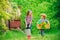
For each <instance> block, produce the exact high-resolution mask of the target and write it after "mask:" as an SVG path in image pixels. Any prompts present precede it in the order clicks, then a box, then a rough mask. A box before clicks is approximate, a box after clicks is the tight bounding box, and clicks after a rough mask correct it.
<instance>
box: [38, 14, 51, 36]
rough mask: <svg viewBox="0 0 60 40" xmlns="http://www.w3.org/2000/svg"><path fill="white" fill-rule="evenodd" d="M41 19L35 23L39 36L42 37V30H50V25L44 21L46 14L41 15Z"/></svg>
mask: <svg viewBox="0 0 60 40" xmlns="http://www.w3.org/2000/svg"><path fill="white" fill-rule="evenodd" d="M40 16H41V19H39V21H38V22H37V28H38V29H39V30H40V31H41V32H40V33H41V36H44V29H50V23H49V21H48V20H47V19H46V17H47V16H46V14H41V15H40Z"/></svg>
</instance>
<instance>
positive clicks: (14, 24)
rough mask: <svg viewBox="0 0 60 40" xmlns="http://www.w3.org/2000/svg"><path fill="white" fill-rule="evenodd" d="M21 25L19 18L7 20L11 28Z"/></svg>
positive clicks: (17, 27)
mask: <svg viewBox="0 0 60 40" xmlns="http://www.w3.org/2000/svg"><path fill="white" fill-rule="evenodd" d="M20 26H21V22H20V20H12V21H10V22H9V28H10V29H12V28H14V29H19V28H20Z"/></svg>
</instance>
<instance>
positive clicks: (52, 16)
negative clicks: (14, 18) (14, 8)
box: [12, 0, 60, 33]
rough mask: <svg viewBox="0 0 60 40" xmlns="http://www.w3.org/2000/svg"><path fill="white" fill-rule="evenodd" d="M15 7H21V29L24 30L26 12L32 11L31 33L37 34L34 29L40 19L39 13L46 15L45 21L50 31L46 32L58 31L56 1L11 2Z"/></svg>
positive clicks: (23, 0) (57, 4)
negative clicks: (49, 26)
mask: <svg viewBox="0 0 60 40" xmlns="http://www.w3.org/2000/svg"><path fill="white" fill-rule="evenodd" d="M12 2H16V3H17V5H20V6H21V13H22V15H21V22H22V23H21V28H22V29H24V28H25V16H26V13H27V11H28V10H32V12H33V13H32V14H33V21H32V33H38V32H39V31H38V29H37V28H36V22H37V21H38V20H39V19H40V14H41V13H46V14H47V19H48V20H49V21H50V24H51V29H50V31H47V32H50V33H51V32H56V31H58V28H59V27H60V26H59V22H60V21H59V20H60V16H59V9H60V8H58V7H59V1H57V0H12Z"/></svg>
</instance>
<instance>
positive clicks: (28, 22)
mask: <svg viewBox="0 0 60 40" xmlns="http://www.w3.org/2000/svg"><path fill="white" fill-rule="evenodd" d="M25 22H26V34H27V36H28V40H29V39H30V37H31V23H32V11H31V10H29V11H28V12H27V16H26V19H25Z"/></svg>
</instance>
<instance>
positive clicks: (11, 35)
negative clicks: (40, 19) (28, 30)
mask: <svg viewBox="0 0 60 40" xmlns="http://www.w3.org/2000/svg"><path fill="white" fill-rule="evenodd" d="M59 33H60V32H57V33H54V34H45V36H44V37H42V36H41V35H40V34H32V37H31V39H30V40H59V37H60V34H59ZM0 40H27V36H26V35H25V33H23V32H22V31H21V30H11V31H7V32H6V33H4V35H2V36H0Z"/></svg>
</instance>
